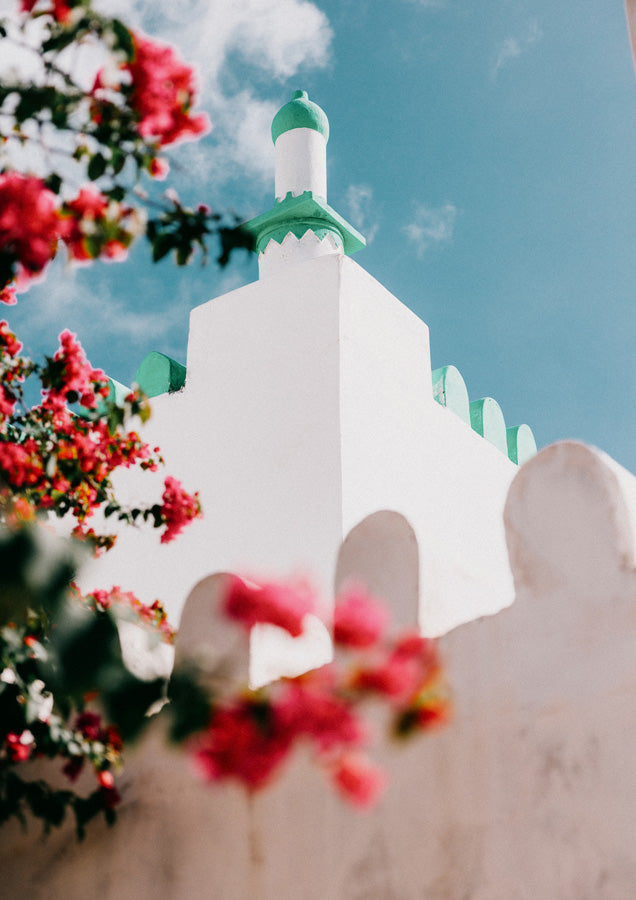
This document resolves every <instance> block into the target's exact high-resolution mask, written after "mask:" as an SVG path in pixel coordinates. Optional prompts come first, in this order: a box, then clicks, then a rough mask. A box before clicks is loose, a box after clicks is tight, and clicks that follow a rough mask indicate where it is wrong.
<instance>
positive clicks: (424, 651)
mask: <svg viewBox="0 0 636 900" xmlns="http://www.w3.org/2000/svg"><path fill="white" fill-rule="evenodd" d="M437 665H438V661H437V649H436V644H435V642H434V641H432V640H430V639H429V638H424V637H421V635H419V634H416V633H411V632H407V633H406V634H404V635H402V636H401V637H400V638H399V639H398V641H397V642H396V644H395V646H393V647H392V648H390V649H389V651H388V652H387V653H386V655H385V656H384V658H383V659H381V660H380V661H379V662H376V663H373V664H371V665H368V666H364V667H362V668H360V669H359V670H358V671H357V672H356V673H355V675H354V678H353V686H354V687H355V688H357V689H358V690H366V691H371V692H374V693H377V694H381V695H383V696H385V697H388V698H390V699H392V700H394V701H395V702H397V703H403V702H405V701H408V700H409V699H410V698H412V697H414V696H415V695H416V694H419V693H420V692H421V691H422V689H423V688H424V686H425V685H426V683H427V681H428V679H429V678H430V677H431V674H432V673H433V672H434V671H435V670H436V667H437Z"/></svg>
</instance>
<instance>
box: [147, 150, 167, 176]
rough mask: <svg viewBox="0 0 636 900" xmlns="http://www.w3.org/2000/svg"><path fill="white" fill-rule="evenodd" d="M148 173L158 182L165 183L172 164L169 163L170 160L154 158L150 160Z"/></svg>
mask: <svg viewBox="0 0 636 900" xmlns="http://www.w3.org/2000/svg"><path fill="white" fill-rule="evenodd" d="M148 171H149V172H150V174H151V175H152V177H153V178H156V179H157V181H163V180H164V179H165V178H166V176H167V175H168V172H169V171H170V164H169V163H168V160H167V159H164V158H163V157H162V156H154V157H153V158H152V159H151V160H150V166H149V167H148Z"/></svg>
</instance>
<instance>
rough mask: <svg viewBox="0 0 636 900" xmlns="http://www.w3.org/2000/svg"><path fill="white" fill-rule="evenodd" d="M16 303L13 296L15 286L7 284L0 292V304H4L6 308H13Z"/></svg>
mask: <svg viewBox="0 0 636 900" xmlns="http://www.w3.org/2000/svg"><path fill="white" fill-rule="evenodd" d="M17 302H18V300H17V298H16V295H15V285H13V284H7V285H6V286H5V287H3V288H2V290H0V303H6V304H7V306H15V304H16V303H17Z"/></svg>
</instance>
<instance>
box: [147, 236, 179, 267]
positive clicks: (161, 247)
mask: <svg viewBox="0 0 636 900" xmlns="http://www.w3.org/2000/svg"><path fill="white" fill-rule="evenodd" d="M173 247H174V236H173V235H171V234H160V235H158V236H157V237H156V238H155V239H154V241H153V242H152V261H153V262H159V260H160V259H163V258H164V256H167V255H168V253H170V251H171V250H172V248H173Z"/></svg>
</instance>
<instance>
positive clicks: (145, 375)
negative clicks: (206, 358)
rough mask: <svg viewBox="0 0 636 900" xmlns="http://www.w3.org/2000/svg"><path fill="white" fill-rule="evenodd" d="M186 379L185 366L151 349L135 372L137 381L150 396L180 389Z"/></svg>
mask: <svg viewBox="0 0 636 900" xmlns="http://www.w3.org/2000/svg"><path fill="white" fill-rule="evenodd" d="M185 379H186V368H185V366H182V365H181V363H178V362H177V361H176V360H175V359H171V358H170V357H169V356H166V355H165V353H159V351H158V350H151V352H150V353H149V354H148V355H147V356H145V357H144V359H143V360H142V362H141V365H140V366H139V368H138V369H137V371H136V373H135V381H136V383H137V384H138V385H139V387H140V388H141V389H142V391H144V393H146V394H148V396H149V397H158V396H159V395H160V394H169V393H170V394H171V393H173V392H174V391H180V390H181V388H182V387H183V385H184V384H185Z"/></svg>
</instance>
